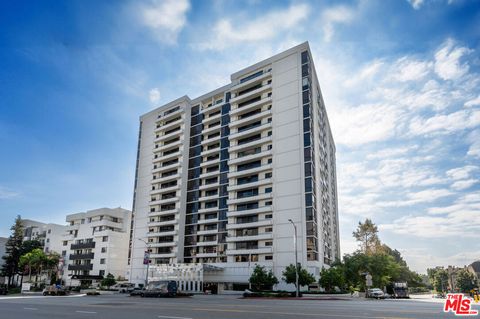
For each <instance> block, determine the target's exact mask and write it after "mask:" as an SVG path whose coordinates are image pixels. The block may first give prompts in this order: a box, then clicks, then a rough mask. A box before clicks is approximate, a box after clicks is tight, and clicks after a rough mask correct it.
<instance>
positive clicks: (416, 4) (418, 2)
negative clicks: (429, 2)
mask: <svg viewBox="0 0 480 319" xmlns="http://www.w3.org/2000/svg"><path fill="white" fill-rule="evenodd" d="M407 1H408V2H409V3H410V4H411V5H412V7H413V8H414V9H415V10H418V9H420V7H421V6H422V5H423V3H424V0H407Z"/></svg>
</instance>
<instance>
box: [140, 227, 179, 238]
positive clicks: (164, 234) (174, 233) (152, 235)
mask: <svg viewBox="0 0 480 319" xmlns="http://www.w3.org/2000/svg"><path fill="white" fill-rule="evenodd" d="M148 225H149V226H151V225H150V224H148ZM177 232H178V231H177V230H171V231H164V232H159V231H156V232H152V233H147V237H161V236H175V235H176V234H177Z"/></svg>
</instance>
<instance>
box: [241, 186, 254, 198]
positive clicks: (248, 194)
mask: <svg viewBox="0 0 480 319" xmlns="http://www.w3.org/2000/svg"><path fill="white" fill-rule="evenodd" d="M256 195H258V188H252V189H246V190H243V191H239V192H237V198H245V197H252V196H256Z"/></svg>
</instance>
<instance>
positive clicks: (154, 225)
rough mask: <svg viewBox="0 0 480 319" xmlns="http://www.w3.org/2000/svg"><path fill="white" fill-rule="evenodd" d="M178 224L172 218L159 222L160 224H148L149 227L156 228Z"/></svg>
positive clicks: (175, 219) (176, 220)
mask: <svg viewBox="0 0 480 319" xmlns="http://www.w3.org/2000/svg"><path fill="white" fill-rule="evenodd" d="M175 224H178V219H177V218H173V219H170V220H165V221H160V222H148V226H149V227H156V226H168V225H175Z"/></svg>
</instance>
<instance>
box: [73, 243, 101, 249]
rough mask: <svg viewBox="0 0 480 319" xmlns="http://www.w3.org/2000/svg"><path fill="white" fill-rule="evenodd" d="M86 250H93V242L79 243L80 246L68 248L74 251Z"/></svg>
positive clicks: (75, 245)
mask: <svg viewBox="0 0 480 319" xmlns="http://www.w3.org/2000/svg"><path fill="white" fill-rule="evenodd" d="M88 248H95V242H94V241H92V242H89V243H81V244H72V245H71V246H70V249H72V250H76V249H88Z"/></svg>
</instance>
